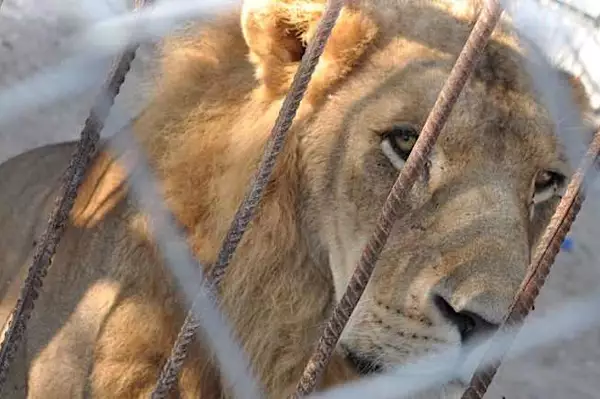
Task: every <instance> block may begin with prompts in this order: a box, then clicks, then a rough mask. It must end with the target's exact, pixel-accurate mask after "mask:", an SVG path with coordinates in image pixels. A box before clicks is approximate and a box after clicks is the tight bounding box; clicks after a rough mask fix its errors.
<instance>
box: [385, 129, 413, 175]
mask: <svg viewBox="0 0 600 399" xmlns="http://www.w3.org/2000/svg"><path fill="white" fill-rule="evenodd" d="M418 138H419V131H418V130H417V128H416V127H414V126H413V125H409V124H401V125H396V126H394V127H393V128H392V129H390V130H389V131H387V132H385V133H384V134H383V138H382V140H381V150H382V151H383V153H384V154H385V156H386V157H388V159H389V160H390V162H391V163H392V165H394V167H395V168H396V169H400V168H402V166H403V165H404V162H406V160H407V159H408V156H409V155H410V152H411V151H412V149H413V147H414V146H415V143H416V142H417V139H418Z"/></svg>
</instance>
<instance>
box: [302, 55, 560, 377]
mask: <svg viewBox="0 0 600 399" xmlns="http://www.w3.org/2000/svg"><path fill="white" fill-rule="evenodd" d="M451 66H452V63H451V62H448V61H444V60H440V61H435V60H434V61H431V60H420V59H416V60H413V61H411V62H410V63H409V64H408V65H405V66H402V67H399V68H396V69H392V70H389V71H387V72H386V73H385V74H384V73H382V75H381V77H380V78H379V79H373V80H372V81H371V82H370V83H371V84H370V85H369V86H368V87H365V85H364V84H365V83H366V81H363V86H362V89H361V90H356V89H355V88H354V87H352V85H349V87H348V89H347V90H346V89H344V88H342V89H341V90H340V91H339V92H338V93H337V94H335V95H334V96H332V97H331V98H329V99H328V104H327V105H326V107H327V108H331V109H332V110H336V111H332V112H336V113H337V114H336V115H335V118H334V120H335V122H334V121H332V120H331V119H330V120H329V121H328V122H325V121H324V120H320V118H316V119H315V121H314V123H313V124H312V125H311V127H314V129H315V131H314V133H309V134H308V135H307V136H308V137H312V135H313V134H314V135H315V137H317V136H318V137H319V138H321V137H323V135H324V134H323V132H322V131H320V129H322V128H323V126H327V128H328V129H330V130H331V131H329V132H328V134H330V135H331V141H329V140H322V139H316V138H315V140H314V141H313V140H308V139H307V140H306V142H307V147H309V148H310V150H309V152H313V151H318V150H317V149H316V148H315V147H313V146H325V147H326V148H328V154H327V156H326V157H324V159H322V160H319V163H320V165H321V166H322V169H320V170H318V172H316V173H314V174H312V172H313V169H307V173H309V177H308V178H307V179H306V184H307V186H309V187H310V188H309V190H310V192H311V193H312V195H313V196H314V205H315V206H313V207H309V208H308V210H307V212H309V213H311V214H313V215H314V216H312V218H313V219H315V220H320V221H321V223H320V224H319V234H320V239H321V241H322V243H323V245H324V246H325V247H326V248H327V252H328V254H329V266H330V268H331V273H332V276H333V280H334V283H335V290H336V294H337V297H338V299H339V298H340V297H341V296H342V294H343V293H344V291H345V288H346V284H347V282H348V280H349V279H350V277H351V275H352V273H353V271H354V268H355V267H356V264H357V261H358V258H359V256H360V254H361V251H362V249H363V248H364V246H365V243H366V240H367V239H368V237H369V236H370V235H371V234H372V233H373V231H374V225H375V222H376V220H377V217H378V215H379V213H380V210H381V205H382V204H383V202H384V200H385V198H386V196H387V195H388V193H389V190H390V188H391V186H392V184H393V182H394V181H395V179H396V177H397V175H398V173H399V170H400V169H401V168H402V166H403V163H404V162H405V160H406V159H407V157H408V154H409V153H410V150H411V148H412V146H413V145H414V143H415V141H416V139H417V135H418V133H419V131H420V128H421V127H422V126H423V124H424V122H425V119H426V117H427V114H428V113H429V111H430V109H431V107H432V104H433V102H434V101H435V98H436V96H437V94H438V92H439V89H440V88H441V86H442V84H443V82H444V81H445V79H446V78H447V76H448V74H449V71H450V68H451ZM372 73H373V71H370V72H368V73H366V72H365V75H366V76H369V75H371V74H372ZM494 90H498V88H491V87H489V86H488V87H486V85H485V84H484V83H483V82H480V81H479V82H477V81H475V82H473V83H471V84H469V85H468V87H467V88H466V89H465V91H464V93H463V95H462V96H461V99H460V100H459V103H458V104H457V106H456V107H455V109H454V111H453V113H452V116H451V118H450V120H449V121H448V123H447V125H446V128H445V129H444V131H443V133H442V135H441V137H440V139H439V140H438V142H437V144H436V146H435V147H434V150H433V153H432V155H431V157H430V158H429V164H428V165H427V168H426V170H425V172H424V173H423V174H422V175H421V176H420V178H419V179H418V181H417V182H416V184H415V185H414V187H413V188H412V190H411V191H410V193H409V194H408V196H407V201H406V202H405V204H404V205H403V207H402V210H401V211H400V214H399V217H398V220H397V222H396V224H395V227H394V230H393V233H392V235H391V236H390V238H389V240H388V242H387V245H386V247H385V250H384V252H383V253H382V255H381V257H380V259H379V261H378V264H377V267H376V269H375V272H374V275H373V277H372V280H371V282H370V284H369V286H368V289H367V291H366V292H365V294H364V295H363V297H362V299H361V301H360V303H359V306H358V308H357V309H356V311H355V313H354V315H353V317H352V319H351V322H350V324H349V325H348V327H347V328H346V330H345V332H344V335H343V338H342V347H343V348H344V349H345V350H346V351H347V352H348V354H349V355H350V357H351V358H352V359H353V360H354V361H355V363H356V364H357V365H358V366H359V367H361V368H364V370H363V371H366V372H368V371H374V370H377V369H380V368H385V367H387V366H390V365H393V364H398V363H403V362H405V361H406V360H407V359H408V358H411V357H414V356H418V355H423V354H425V353H427V352H430V351H432V350H436V349H437V348H440V349H441V348H443V347H446V346H449V345H461V344H464V343H467V342H469V341H470V340H472V339H473V338H476V337H477V336H478V335H481V334H484V333H486V332H491V331H493V330H494V328H495V327H496V326H497V325H498V324H499V323H500V322H501V320H502V318H503V316H504V315H505V314H506V311H507V309H508V306H509V304H510V302H511V300H512V298H513V296H514V294H515V291H516V290H517V288H518V286H519V284H520V283H521V281H522V279H523V277H524V273H525V271H526V267H527V265H528V263H529V260H530V256H531V252H532V250H533V249H534V244H535V242H536V240H537V239H538V238H539V235H540V232H541V231H542V230H543V227H544V226H545V225H546V223H547V222H548V221H549V217H550V215H551V214H552V211H553V209H554V207H555V206H556V203H557V200H558V195H560V192H561V191H562V190H563V189H564V186H565V183H566V181H567V179H568V177H569V176H570V173H571V168H570V167H569V165H568V164H567V163H566V161H565V158H564V155H563V154H562V153H561V151H560V147H559V146H558V144H557V141H556V138H555V136H554V135H553V134H552V126H551V123H550V121H549V120H548V118H547V116H545V115H544V113H542V112H540V111H539V110H538V109H539V105H538V104H536V103H535V102H534V101H533V99H532V97H529V96H527V95H520V94H517V93H512V94H509V93H503V94H504V95H505V96H506V97H505V98H503V97H500V93H499V92H494ZM331 116H332V114H331V113H328V114H327V118H330V117H331ZM325 142H326V144H325ZM327 146H328V147H327ZM307 159H308V157H307ZM312 159H314V158H312ZM316 169H317V168H315V169H314V170H316ZM316 204H319V205H318V206H317V205H316Z"/></svg>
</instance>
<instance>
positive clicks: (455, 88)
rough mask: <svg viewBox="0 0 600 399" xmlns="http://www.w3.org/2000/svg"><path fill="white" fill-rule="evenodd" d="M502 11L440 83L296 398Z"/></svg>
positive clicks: (490, 8) (483, 20) (485, 23)
mask: <svg viewBox="0 0 600 399" xmlns="http://www.w3.org/2000/svg"><path fill="white" fill-rule="evenodd" d="M501 14H502V8H501V6H500V4H499V2H498V1H497V0H490V1H488V2H487V3H486V4H485V6H484V7H483V10H482V12H481V14H480V15H479V17H478V18H477V22H476V23H475V26H474V27H473V30H472V31H471V34H470V35H469V38H468V39H467V42H466V43H465V46H464V47H463V49H462V51H461V53H460V54H459V56H458V59H457V60H456V63H455V64H454V67H453V68H452V71H451V72H450V76H449V77H448V80H447V81H446V83H445V84H444V87H443V88H442V90H441V92H440V94H439V96H438V98H437V100H436V103H435V105H434V106H433V109H432V110H431V112H430V114H429V116H428V117H427V121H426V122H425V125H424V126H423V129H422V131H421V134H420V135H419V138H418V140H417V142H416V144H415V147H414V149H413V150H412V152H411V154H410V156H409V157H408V159H407V161H406V163H405V164H404V166H403V168H402V170H401V172H400V175H399V176H398V179H397V180H396V182H395V183H394V186H393V187H392V190H391V191H390V194H389V196H388V198H387V199H386V201H385V204H384V205H383V209H382V212H381V214H380V215H379V218H378V220H377V225H376V228H375V232H374V233H373V235H372V236H371V238H370V239H369V241H368V243H367V245H366V247H365V248H364V250H363V252H362V255H361V257H360V260H359V262H358V265H357V267H356V269H355V270H354V274H353V275H352V278H351V279H350V282H349V283H348V286H347V288H346V292H345V293H344V295H343V297H342V299H341V300H340V302H339V303H338V304H337V306H336V307H335V309H334V310H333V315H332V316H331V318H330V319H329V322H328V323H327V326H326V327H325V329H324V331H323V334H322V335H321V338H320V339H319V342H318V344H317V348H316V350H315V351H314V353H313V354H312V356H311V358H310V359H309V361H308V363H307V365H306V368H305V369H304V372H303V374H302V377H301V379H300V381H299V382H298V386H297V390H296V393H295V394H294V395H293V396H292V397H295V398H298V397H301V396H305V395H308V394H310V393H311V392H312V391H313V390H314V389H315V387H316V385H317V384H318V382H319V380H320V378H321V376H322V374H323V372H324V371H325V368H326V367H327V364H328V362H329V359H330V358H331V355H332V354H333V351H334V350H335V347H336V345H337V342H338V340H339V337H340V335H341V333H342V331H343V329H344V327H345V326H346V323H347V322H348V319H349V318H350V316H351V314H352V312H353V311H354V308H355V307H356V305H357V303H358V301H359V299H360V297H361V295H362V293H363V292H364V290H365V288H366V286H367V283H368V282H369V279H370V277H371V274H372V273H373V269H374V267H375V263H376V262H377V259H378V258H379V255H380V254H381V251H382V250H383V247H384V246H385V243H386V241H387V238H388V236H389V234H390V231H391V229H392V226H393V224H394V221H395V220H396V212H397V209H398V208H399V207H400V204H401V203H402V201H403V200H404V197H405V196H406V193H407V192H408V190H410V188H411V187H412V185H413V184H414V182H415V180H416V178H417V176H418V175H419V173H420V172H421V171H422V170H423V167H424V165H425V162H426V161H427V158H428V157H429V153H430V152H431V150H432V148H433V145H434V144H435V141H436V140H437V137H438V136H439V134H440V132H441V130H442V128H443V127H444V124H445V123H446V120H447V119H448V116H449V115H450V112H451V111H452V107H453V106H454V104H455V103H456V100H457V99H458V96H459V95H460V93H461V90H462V88H463V87H464V85H465V83H466V81H467V79H468V78H469V76H470V74H471V72H472V71H473V69H474V67H475V64H476V62H477V60H478V55H479V54H480V52H481V51H482V50H483V48H484V47H485V46H486V44H487V42H488V40H489V38H490V36H491V34H492V32H493V30H494V28H495V26H496V24H497V22H498V20H499V19H500V16H501Z"/></svg>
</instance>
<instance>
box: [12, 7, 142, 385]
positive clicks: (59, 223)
mask: <svg viewBox="0 0 600 399" xmlns="http://www.w3.org/2000/svg"><path fill="white" fill-rule="evenodd" d="M138 4H139V5H140V6H141V5H143V0H138ZM137 47H138V46H137V45H134V46H132V47H130V48H129V49H127V50H126V51H124V52H123V54H122V55H121V56H120V57H119V59H118V60H117V62H116V63H115V65H114V66H113V69H112V71H111V73H110V75H109V78H108V79H107V81H106V83H105V84H104V86H103V87H102V89H101V92H100V94H99V95H98V97H97V98H96V102H95V104H94V106H93V107H92V109H91V111H90V115H89V116H88V118H87V119H86V121H85V125H84V127H83V130H82V131H81V138H80V140H79V142H78V144H77V149H76V150H75V153H74V154H73V156H72V158H71V161H70V163H69V166H68V168H67V170H66V172H65V174H64V175H63V177H62V184H61V188H60V191H59V193H60V194H59V195H58V196H57V198H56V200H55V203H54V207H53V209H52V211H51V212H50V216H49V219H48V224H47V226H46V229H45V230H44V232H43V233H42V236H41V237H40V239H39V240H38V241H37V242H38V244H37V246H36V247H35V250H34V253H33V259H32V262H31V265H30V267H29V270H28V273H27V277H26V279H25V282H24V283H23V286H22V287H21V292H20V293H19V298H18V300H17V303H16V305H15V307H14V309H13V311H12V312H11V314H10V316H9V319H10V323H9V326H8V328H7V330H6V332H5V334H4V339H3V341H2V346H1V347H0V390H1V389H2V386H3V385H4V383H5V382H6V379H7V375H8V371H9V367H10V362H11V361H12V359H13V358H14V355H15V353H16V351H17V348H18V346H19V344H20V342H21V340H22V339H23V336H24V335H25V331H26V328H27V322H28V321H29V319H30V318H31V314H32V312H33V309H34V305H35V300H36V299H37V297H38V296H39V290H40V289H41V288H42V285H43V279H44V277H45V276H46V274H47V272H48V268H49V267H50V264H51V263H52V258H53V257H54V254H55V253H56V249H57V247H58V244H59V242H60V239H61V238H62V235H63V233H64V231H65V227H66V225H67V222H68V219H69V213H70V212H71V209H72V207H73V203H74V202H75V198H76V196H77V190H78V188H79V186H80V185H81V183H82V181H83V179H84V177H85V173H86V171H87V168H88V167H89V164H90V162H91V160H92V158H93V155H94V154H95V152H96V144H97V143H98V140H99V139H100V131H102V128H103V127H104V123H105V121H106V118H107V117H108V114H109V112H110V108H111V107H112V105H113V104H114V100H115V98H116V96H117V95H118V94H119V91H120V88H121V86H122V84H123V82H124V81H125V77H126V75H127V73H128V72H129V69H130V68H131V63H132V61H133V59H134V58H135V53H136V50H137Z"/></svg>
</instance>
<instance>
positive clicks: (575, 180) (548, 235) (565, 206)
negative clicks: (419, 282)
mask: <svg viewBox="0 0 600 399" xmlns="http://www.w3.org/2000/svg"><path fill="white" fill-rule="evenodd" d="M599 152H600V131H598V132H597V133H596V134H595V136H594V140H593V141H592V143H591V144H590V147H589V149H588V151H587V153H586V155H585V157H584V159H583V160H582V161H581V164H580V166H579V168H578V169H577V171H576V172H575V174H574V175H573V177H572V178H571V182H570V183H569V186H568V187H567V191H566V193H565V195H564V196H563V198H562V199H561V201H560V203H559V204H558V206H557V208H556V211H555V213H554V215H553V216H552V219H551V220H550V224H549V225H548V227H547V228H546V230H545V232H544V235H543V236H542V239H541V240H540V243H539V245H538V247H537V250H536V251H535V255H534V258H533V260H532V261H531V263H530V265H529V268H528V270H527V274H526V276H525V278H524V279H523V282H522V283H521V286H520V287H519V291H518V292H517V294H516V295H515V298H514V300H513V302H512V304H511V306H510V308H509V311H508V313H507V315H506V317H505V318H504V321H503V322H502V325H501V326H500V329H499V331H498V333H497V334H502V335H503V338H502V339H493V340H492V343H491V345H490V348H489V349H488V351H487V352H486V354H485V355H484V358H483V360H482V361H481V362H480V366H479V367H478V368H477V370H476V372H475V374H474V375H473V377H472V378H471V381H470V383H469V387H468V388H467V390H466V391H465V393H464V394H463V396H462V399H481V398H482V397H483V395H485V393H486V391H487V388H488V387H489V385H490V384H491V382H492V379H493V378H494V376H495V375H496V372H497V371H498V367H500V364H501V362H502V358H503V357H504V355H505V354H506V352H507V351H508V350H509V348H510V345H511V343H512V341H513V340H514V338H515V337H516V335H517V334H518V332H519V330H520V329H521V326H522V324H523V321H524V320H525V318H526V317H527V315H528V314H529V311H530V310H531V309H532V308H533V305H534V302H535V299H536V298H537V296H538V295H539V293H540V290H541V289H542V287H543V285H544V283H545V281H546V277H547V276H548V274H549V273H550V268H551V267H552V264H553V263H554V259H555V258H556V255H557V254H558V252H559V251H560V246H561V243H562V242H563V240H564V239H565V237H566V235H567V233H568V232H569V230H570V228H571V225H572V224H573V222H574V221H575V217H576V216H577V213H578V212H579V209H580V208H581V204H582V202H583V200H584V196H583V193H582V184H583V181H584V180H585V179H586V178H587V176H588V175H589V173H590V172H591V171H592V170H593V168H592V166H593V165H594V163H595V162H596V160H597V158H598V154H599ZM492 353H493V355H492ZM493 358H495V359H496V360H495V361H493V362H490V361H487V360H486V359H493ZM483 364H489V366H487V367H484V366H482V365H483Z"/></svg>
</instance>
